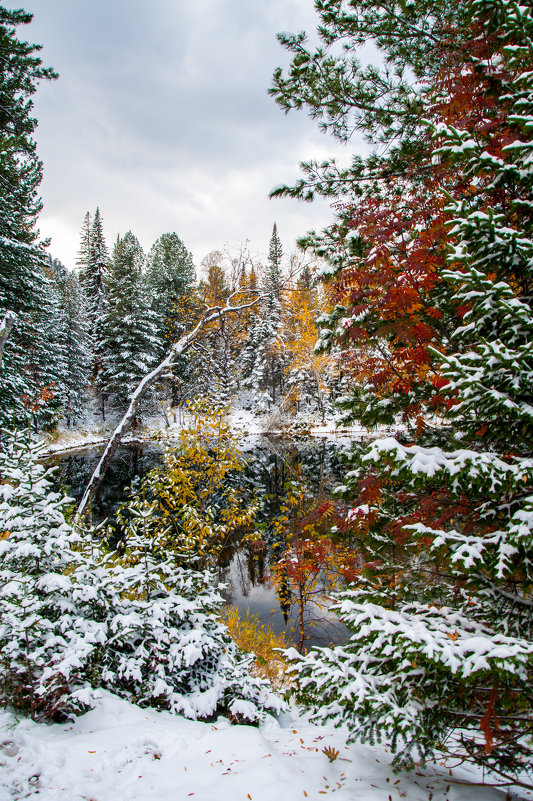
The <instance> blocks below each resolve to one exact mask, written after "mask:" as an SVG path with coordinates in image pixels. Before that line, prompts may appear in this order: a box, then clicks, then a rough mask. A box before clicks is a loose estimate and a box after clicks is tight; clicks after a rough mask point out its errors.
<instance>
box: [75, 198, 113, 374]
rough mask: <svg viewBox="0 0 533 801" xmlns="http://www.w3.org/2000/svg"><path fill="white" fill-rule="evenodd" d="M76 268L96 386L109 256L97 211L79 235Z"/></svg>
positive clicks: (99, 364)
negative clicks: (85, 315)
mask: <svg viewBox="0 0 533 801" xmlns="http://www.w3.org/2000/svg"><path fill="white" fill-rule="evenodd" d="M77 263H78V265H79V268H80V271H79V280H80V285H81V287H82V288H83V292H84V295H85V304H86V309H87V324H88V330H89V332H90V343H89V347H90V351H91V377H92V381H93V383H96V384H97V385H98V373H99V372H100V369H101V366H102V359H103V356H104V354H103V347H104V344H103V337H104V331H103V325H104V318H105V315H106V311H107V290H106V280H107V275H108V272H109V253H108V249H107V245H106V241H105V237H104V231H103V227H102V218H101V215H100V209H99V208H97V209H96V212H95V214H94V217H93V219H92V220H91V217H90V214H89V212H87V214H86V216H85V219H84V223H83V228H82V232H81V242H80V250H79V258H78V262H77Z"/></svg>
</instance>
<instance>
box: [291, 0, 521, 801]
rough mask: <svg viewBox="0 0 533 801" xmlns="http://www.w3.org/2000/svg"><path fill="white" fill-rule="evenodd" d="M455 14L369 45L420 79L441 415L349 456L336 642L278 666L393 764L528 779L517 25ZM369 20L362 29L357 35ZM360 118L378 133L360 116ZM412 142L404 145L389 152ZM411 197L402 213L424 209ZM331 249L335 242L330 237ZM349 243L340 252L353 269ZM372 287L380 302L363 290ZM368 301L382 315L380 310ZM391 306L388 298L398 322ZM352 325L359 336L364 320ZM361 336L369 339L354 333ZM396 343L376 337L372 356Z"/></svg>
mask: <svg viewBox="0 0 533 801" xmlns="http://www.w3.org/2000/svg"><path fill="white" fill-rule="evenodd" d="M362 8H363V12H362V13H361V15H360V16H359V17H357V13H358V12H356V11H355V10H354V13H353V19H352V22H353V24H354V25H355V22H354V20H356V19H357V21H358V22H360V21H361V19H362V17H363V15H364V13H366V12H367V10H368V7H367V4H362ZM422 8H423V4H422V3H420V4H417V3H414V4H411V5H409V6H407V5H406V6H405V7H404V8H403V10H402V13H401V15H400V17H399V19H398V22H397V28H398V30H399V31H401V30H402V27H403V26H405V25H412V24H413V22H414V17H413V16H412V15H416V14H417V13H419V12H420V10H421V9H422ZM394 9H395V12H396V10H397V9H398V6H395V7H394ZM457 10H459V11H460V12H461V14H464V18H463V22H464V20H465V19H466V20H468V24H466V23H464V24H462V27H460V26H458V25H455V27H454V28H453V29H451V28H450V31H449V33H448V34H446V32H445V31H441V37H442V47H439V48H436V49H435V48H434V51H433V54H432V55H430V54H429V52H428V50H427V48H425V47H422V46H421V42H422V41H423V39H424V37H422V36H419V37H417V39H416V41H415V42H414V43H409V41H408V40H405V41H404V42H403V44H402V45H401V47H402V50H400V51H395V49H394V48H396V47H397V46H399V45H396V44H395V42H396V39H391V42H392V45H389V51H388V52H389V53H390V54H391V60H392V61H394V60H395V58H396V59H398V56H397V55H395V53H396V52H399V55H400V60H401V59H402V58H404V54H405V53H407V54H408V55H409V58H411V59H412V63H413V64H414V65H416V66H417V69H418V72H419V75H422V74H425V76H426V79H427V82H426V84H425V86H424V88H423V90H420V94H419V96H418V99H417V102H418V103H419V107H420V108H421V109H423V110H424V112H425V113H424V114H421V115H420V117H421V118H420V120H419V121H418V123H417V127H418V130H419V131H421V136H420V137H419V139H418V142H419V143H422V145H423V149H424V157H423V159H421V162H420V168H421V170H422V171H423V172H425V173H426V175H432V177H433V178H434V179H435V182H434V187H433V188H434V191H440V193H441V195H442V197H443V198H445V204H446V207H445V209H444V215H445V216H446V217H447V218H448V219H449V220H450V224H449V225H448V226H447V227H444V226H442V227H433V226H431V236H432V237H433V238H434V242H435V248H434V249H433V253H434V254H435V253H437V254H438V258H436V259H435V260H434V262H433V264H432V266H433V268H434V269H435V271H436V280H435V281H433V283H432V285H431V286H429V287H426V290H425V291H424V293H420V294H419V295H418V297H417V301H416V302H417V304H418V315H419V320H418V321H419V323H420V320H421V317H422V316H423V314H424V313H425V312H430V314H428V316H431V314H434V315H435V316H436V318H437V319H439V314H441V313H442V311H441V310H447V314H448V319H447V325H448V329H446V328H444V329H440V331H441V339H440V340H438V339H436V338H433V339H432V341H431V342H430V344H429V345H428V346H427V343H426V348H425V351H426V353H427V354H429V356H430V358H431V359H432V365H433V369H434V371H435V373H434V376H435V381H434V382H433V400H434V401H435V403H438V407H437V408H438V411H439V416H440V421H439V425H438V426H436V427H434V428H433V427H431V425H430V423H431V420H430V419H429V411H430V408H431V407H430V404H427V405H426V407H425V410H424V406H423V405H419V407H418V411H417V414H419V415H420V424H419V426H418V430H415V431H414V432H413V433H414V437H415V439H414V441H413V439H412V438H406V439H404V440H402V439H401V438H395V439H393V438H387V439H380V440H377V441H375V442H374V443H373V444H372V445H371V446H370V447H369V448H364V449H362V450H361V451H360V453H359V455H358V457H357V458H356V459H355V460H354V464H353V465H352V468H353V469H352V470H351V471H350V473H349V474H348V475H347V477H346V481H345V485H346V486H345V495H346V497H347V498H348V499H351V501H352V502H351V508H349V509H348V510H347V512H346V514H345V516H344V518H343V519H342V520H341V521H339V526H340V527H341V528H344V530H345V531H346V532H347V533H348V534H349V535H350V537H351V538H352V541H353V540H355V541H356V543H357V546H358V547H359V548H360V550H361V555H362V558H363V560H364V561H365V562H366V565H365V570H364V573H363V574H362V575H361V578H360V580H359V581H358V583H357V585H356V586H354V587H353V588H352V589H349V590H347V591H346V592H345V593H343V594H342V595H341V597H340V598H339V601H338V603H337V605H336V609H337V611H338V612H339V613H340V614H341V615H342V617H343V619H344V620H345V621H346V623H347V624H348V625H349V627H350V628H351V629H352V630H353V635H352V638H351V640H350V643H349V644H348V645H347V646H344V647H343V648H336V649H325V650H323V651H321V652H319V651H312V652H311V653H310V654H309V655H308V656H307V657H306V658H304V659H302V660H298V659H296V660H295V667H294V670H295V673H296V674H297V675H298V676H299V685H298V687H299V689H298V690H297V694H298V695H299V697H300V698H301V699H302V700H306V701H307V702H308V703H310V704H311V706H312V707H313V709H314V712H315V716H316V717H317V718H319V719H321V720H326V719H329V720H333V721H334V722H336V723H340V722H341V721H343V722H345V723H347V724H348V726H349V728H350V730H351V732H352V736H353V737H358V738H362V739H364V740H367V741H370V742H374V741H375V740H379V741H389V742H391V743H392V748H393V750H395V751H396V752H397V758H396V759H397V764H407V765H412V764H413V762H414V761H416V760H418V759H420V756H422V757H425V758H435V757H439V758H441V757H442V755H445V756H452V757H456V756H459V757H460V758H465V757H466V758H467V759H471V760H473V761H474V762H477V763H478V764H480V765H482V766H483V767H484V768H487V769H488V770H490V771H493V772H494V773H496V774H499V775H500V776H502V777H504V778H505V780H509V781H511V782H513V781H521V782H524V783H525V784H526V785H527V784H528V781H529V782H531V775H532V767H531V766H532V760H531V745H530V743H531V733H532V731H533V711H532V708H531V697H530V694H529V691H528V687H529V686H530V685H531V680H532V677H533V641H532V639H531V622H532V619H531V610H532V600H531V599H532V592H533V575H532V573H531V567H530V566H531V564H532V558H533V528H532V521H533V514H532V509H531V497H532V495H531V492H532V486H533V472H532V467H531V466H532V464H533V462H532V456H533V452H532V449H531V448H532V442H533V435H532V430H531V423H532V417H531V406H530V399H531V397H532V382H533V364H532V362H531V355H530V342H531V334H532V331H533V314H532V306H531V294H530V287H531V277H532V276H531V264H532V263H533V261H532V258H531V257H532V254H533V238H532V234H533V230H532V220H533V217H532V214H531V209H532V208H533V198H532V197H531V170H530V156H529V153H530V149H531V119H532V110H533V105H532V101H531V97H532V89H533V82H532V77H531V76H532V74H533V71H532V67H533V64H532V56H531V54H532V53H533V16H532V14H531V9H530V8H528V7H525V6H518V5H516V4H514V3H512V2H506V0H490V2H479V0H472V2H470V3H467V4H465V5H463V4H461V5H460V7H459V9H454V10H453V12H452V13H454V14H455V13H456V11H457ZM385 16H386V15H385ZM340 19H341V24H342V23H343V22H345V21H346V18H345V17H341V18H340ZM381 19H383V17H382V18H381ZM443 19H445V15H444V17H443ZM458 19H459V21H460V18H456V20H455V22H456V23H457V21H458ZM333 21H334V15H332V16H331V17H330V18H329V23H330V24H331V23H333ZM367 22H368V18H367ZM419 22H420V20H419ZM381 24H382V22H381V21H380V20H379V19H377V18H376V19H375V20H374V21H373V26H374V28H373V30H374V31H376V30H377V29H378V28H379V26H380V25H381ZM434 24H437V25H439V26H440V24H441V21H440V20H439V21H438V23H437V22H436V21H435V20H434ZM420 30H421V29H420V27H419V32H420ZM458 37H462V41H459V42H458ZM429 39H430V37H428V39H427V41H428V42H429ZM397 41H398V42H399V39H398V40H397ZM424 59H425V60H426V62H425V66H424ZM443 65H444V66H443ZM442 66H443V69H442V71H439V68H440V67H442ZM359 88H360V87H359ZM359 88H358V87H353V91H354V93H356V94H358V91H359ZM358 97H359V99H361V97H362V95H360V94H358ZM472 98H474V99H475V103H473V102H472ZM347 103H348V101H347ZM325 107H326V106H325ZM391 118H392V115H391ZM380 120H381V121H380ZM378 124H380V125H383V124H384V123H383V118H380V115H379V113H378V114H377V116H376V120H375V121H374V126H376V125H378ZM388 124H389V123H387V125H388ZM424 126H425V131H424V130H423V128H424ZM373 130H375V127H374V129H373ZM382 130H385V128H383V127H382ZM387 130H388V132H389V135H390V133H391V130H392V129H391V128H390V126H389V128H387ZM402 130H403V132H404V135H406V133H405V129H402ZM412 135H413V133H412V132H411V133H410V134H409V136H407V135H406V139H405V143H404V153H405V152H406V151H407V149H408V145H409V143H410V139H409V137H410V136H412ZM414 146H416V145H414ZM381 166H383V165H381ZM393 166H394V157H392V159H391V161H390V162H389V168H390V169H392V167H393ZM389 178H390V173H389ZM405 188H406V187H405V184H403V185H402V186H400V187H399V188H398V199H399V201H400V202H401V203H403V202H404V201H405V200H406V199H407V200H409V195H407V196H406V195H404V192H405ZM410 200H411V204H414V205H415V207H416V204H417V203H420V202H424V203H425V202H426V200H425V199H423V198H422V197H421V196H418V198H417V199H416V200H415V197H414V196H411V198H410ZM354 205H355V206H357V201H355V203H354ZM415 212H416V209H415ZM369 213H370V214H371V213H372V210H370V212H369ZM356 216H357V220H358V223H359V221H360V220H362V219H363V216H364V215H363V212H362V211H359V210H357V211H356ZM415 218H416V213H415V215H414V216H413V215H411V213H409V214H408V215H407V217H405V218H404V220H405V219H407V220H408V226H407V227H406V228H405V229H401V228H400V232H398V230H396V231H395V230H394V229H393V230H392V231H391V234H389V237H390V239H391V240H392V238H393V237H392V234H394V233H396V237H397V241H398V240H400V239H402V240H404V239H407V241H409V242H412V243H413V245H412V247H413V248H415V249H416V248H417V240H419V239H420V238H421V229H420V227H417V226H416V224H413V221H414V219H415ZM346 219H347V218H346V217H345V218H344V220H346ZM389 219H390V217H389ZM424 230H426V229H424ZM359 232H360V229H358V231H357V233H359ZM329 235H333V228H331V229H330V231H329ZM337 237H338V238H342V237H343V234H342V232H339V229H337ZM315 241H316V242H318V237H317V238H316V240H315ZM361 244H362V243H361V241H359V242H357V243H356V245H357V248H359V250H357V249H356V248H354V250H353V251H352V257H354V256H355V257H356V258H359V256H360V254H361V250H360V248H361ZM378 244H381V243H378ZM328 247H329V245H328V243H326V246H325V249H328ZM339 250H340V248H339V249H338V250H337V253H339ZM376 250H379V247H378V248H374V251H373V252H371V254H370V256H369V258H373V256H374V254H375V252H376ZM426 252H429V250H426ZM446 252H447V258H446V263H443V262H442V260H441V255H442V254H443V253H446ZM344 254H345V255H344V257H345V258H346V253H345V252H344ZM382 255H383V254H382ZM345 265H346V262H344V263H343V262H342V260H341V258H340V257H339V259H338V260H337V261H336V262H334V267H335V268H336V269H340V270H341V271H342V270H344V267H345ZM359 266H360V271H359V272H358V271H357V270H354V272H353V273H349V274H348V275H347V276H346V278H345V280H346V284H347V286H348V287H350V286H352V285H353V282H354V281H356V280H357V279H358V278H359V280H360V279H361V276H363V277H366V275H365V274H364V273H363V272H362V270H363V269H364V265H363V264H362V263H361V264H360V265H359ZM367 275H368V274H367ZM339 281H342V272H341V273H340V274H339ZM400 289H401V288H400ZM374 290H375V291H376V297H377V298H378V299H379V298H383V295H381V294H380V292H379V286H377V287H376V286H375V287H374ZM385 301H386V303H387V304H388V305H387V307H386V308H387V312H390V313H392V312H393V310H394V308H395V306H394V304H393V303H392V302H391V299H390V296H388V297H386V296H385ZM402 302H404V297H403V296H402V294H401V293H400V294H397V295H396V308H398V309H399V313H400V314H401V313H402V306H401V304H402ZM436 313H437V314H436ZM341 314H342V312H341ZM360 315H361V316H360V317H359V319H357V321H356V322H357V325H358V326H359V330H360V331H361V332H362V333H364V331H365V318H364V310H361V311H360ZM343 322H344V323H345V325H346V326H347V327H350V325H351V323H352V321H351V320H350V319H345V320H344V321H342V322H341V325H340V326H339V327H338V330H339V329H340V330H339V334H340V336H342V328H343ZM337 323H339V320H338V321H337ZM392 324H393V323H392ZM450 328H451V330H450ZM368 330H369V333H370V335H372V333H373V329H372V320H371V321H370V324H369V326H368ZM436 330H437V331H438V330H439V328H438V324H437V326H436ZM432 336H433V335H432ZM402 347H403V343H402V342H401V341H398V339H396V340H394V339H391V340H390V343H389V350H388V353H387V356H388V358H389V359H391V358H392V359H393V358H394V356H395V355H396V352H397V349H399V348H402ZM400 358H401V354H400ZM428 383H431V382H428ZM392 387H393V384H392V383H388V384H387V386H386V389H385V391H381V394H380V391H379V388H376V387H375V386H371V387H370V389H369V391H368V392H367V395H366V401H367V403H368V405H369V406H370V408H371V409H372V408H375V407H379V406H380V404H387V403H391V404H394V389H393V388H392ZM423 410H424V411H423ZM357 412H358V410H357V409H356V413H357ZM423 415H427V416H426V417H424V416H423ZM528 786H531V784H529V785H528Z"/></svg>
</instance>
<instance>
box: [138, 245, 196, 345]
mask: <svg viewBox="0 0 533 801" xmlns="http://www.w3.org/2000/svg"><path fill="white" fill-rule="evenodd" d="M195 280H196V273H195V269H194V264H193V258H192V253H191V252H190V251H188V250H187V248H186V247H185V245H184V244H183V242H182V240H181V239H180V238H179V236H178V235H177V234H176V233H168V234H162V235H161V236H160V237H159V239H158V240H157V242H156V243H155V244H154V246H153V247H152V249H151V251H150V253H149V255H148V258H147V269H146V285H147V288H148V293H149V295H150V299H151V303H152V309H153V311H154V313H155V315H156V320H157V337H158V350H157V355H158V358H159V359H162V358H163V357H164V356H165V354H166V352H167V351H168V348H169V346H170V344H172V343H173V342H175V341H176V340H177V339H179V337H180V336H181V334H183V332H184V330H185V327H186V323H185V321H184V320H183V319H180V316H179V310H180V308H181V306H182V303H181V300H182V298H183V297H184V296H185V295H188V294H189V293H190V292H191V291H192V289H193V287H194V283H195Z"/></svg>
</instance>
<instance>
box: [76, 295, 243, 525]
mask: <svg viewBox="0 0 533 801" xmlns="http://www.w3.org/2000/svg"><path fill="white" fill-rule="evenodd" d="M234 294H237V293H234ZM233 296H234V295H231V296H230V297H229V298H228V301H227V303H228V305H226V306H224V307H223V308H222V307H219V306H217V307H214V308H212V309H208V310H207V311H206V312H205V314H204V316H203V317H202V319H201V320H200V322H199V323H198V324H197V325H196V327H195V328H193V330H192V331H190V332H189V333H187V334H184V335H183V336H182V337H180V338H179V339H178V341H177V342H176V343H175V344H174V345H173V346H172V348H171V349H170V351H169V352H168V354H167V356H166V357H165V358H164V359H163V361H162V362H161V364H159V365H158V366H157V367H156V368H154V369H153V370H152V371H151V372H150V373H148V375H145V376H144V378H143V379H142V380H141V381H140V383H139V385H138V386H137V389H136V390H135V392H134V393H133V394H132V396H131V399H130V402H129V406H128V408H127V410H126V413H125V414H124V416H123V418H122V420H121V421H120V423H119V424H118V426H117V427H116V428H115V430H114V432H113V434H112V436H111V439H110V440H109V442H108V443H107V445H106V447H105V449H104V452H103V454H102V456H101V458H100V461H99V462H98V464H97V465H96V468H95V470H94V472H93V474H92V476H91V478H90V479H89V483H88V484H87V487H86V488H85V492H84V494H83V498H82V499H81V501H80V505H79V506H78V509H77V511H76V517H77V518H81V517H82V516H83V514H84V513H85V512H86V510H87V507H88V505H89V504H90V502H91V501H92V499H93V498H94V496H95V494H96V492H97V490H98V488H99V486H100V484H101V483H102V479H103V477H104V475H105V473H106V470H107V468H108V467H109V464H110V463H111V461H112V459H113V457H114V455H115V452H116V450H117V448H118V446H119V445H120V443H121V441H122V438H123V437H124V436H125V434H127V433H128V431H129V430H130V429H131V427H132V425H133V422H134V420H135V416H136V414H137V410H138V408H139V403H140V401H141V399H142V398H143V397H144V395H145V394H146V392H147V391H148V390H149V389H150V387H151V386H153V384H155V383H156V381H158V380H159V379H160V378H161V377H162V376H164V374H165V372H166V371H167V370H168V369H169V368H170V367H172V365H173V363H174V362H175V360H176V358H177V357H178V356H181V355H182V354H184V353H186V352H187V351H188V350H189V348H190V347H191V345H192V344H193V342H194V341H195V339H196V337H197V336H198V334H199V333H200V331H201V330H202V328H203V327H204V326H206V325H208V324H209V323H212V322H214V321H215V320H218V319H221V318H223V317H224V315H225V314H229V313H230V312H237V311H240V310H241V309H247V308H249V307H250V306H253V305H254V304H255V303H257V301H258V298H256V299H255V300H254V301H252V302H251V303H246V304H244V305H241V306H231V305H229V304H230V302H231V298H232V297H233Z"/></svg>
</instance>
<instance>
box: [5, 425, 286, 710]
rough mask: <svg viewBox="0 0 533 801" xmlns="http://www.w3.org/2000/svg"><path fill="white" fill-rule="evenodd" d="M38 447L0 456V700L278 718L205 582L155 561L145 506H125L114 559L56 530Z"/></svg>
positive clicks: (23, 437)
mask: <svg viewBox="0 0 533 801" xmlns="http://www.w3.org/2000/svg"><path fill="white" fill-rule="evenodd" d="M39 450H40V448H39V446H36V445H34V444H32V443H31V442H30V441H29V436H28V433H27V432H17V433H15V434H9V435H7V436H6V437H5V442H4V444H3V445H2V447H1V448H0V476H1V477H2V483H1V484H0V671H1V674H0V703H2V704H4V705H6V704H11V705H13V706H14V707H16V708H18V709H20V710H22V711H24V712H27V713H29V714H31V715H32V716H33V717H35V718H36V719H42V720H59V719H65V718H68V717H71V716H73V715H76V714H79V713H81V712H83V711H86V710H87V709H88V708H90V707H91V706H92V705H93V703H94V699H95V697H96V695H97V694H96V693H95V689H97V688H98V687H100V686H102V687H105V688H107V689H109V690H111V691H113V692H115V693H117V694H118V695H120V696H122V697H125V698H128V699H129V700H132V701H134V702H136V703H138V704H140V705H141V706H155V707H157V708H159V709H168V710H170V711H172V712H176V713H182V714H184V715H186V716H187V717H190V718H205V717H209V716H211V715H213V714H216V713H226V714H228V715H229V717H230V718H231V719H233V720H239V721H240V720H246V721H248V722H253V721H256V720H258V719H259V718H260V717H261V716H262V715H263V714H264V710H270V711H272V712H277V711H279V710H280V708H281V701H280V699H279V698H277V697H276V696H275V695H274V694H273V693H272V691H271V688H270V685H269V684H268V683H267V682H265V681H262V680H260V679H256V678H253V677H252V676H250V674H249V670H248V668H249V665H250V662H251V659H250V658H249V657H247V656H245V655H244V654H242V653H241V652H240V651H239V650H238V648H237V647H236V645H235V643H234V642H233V641H232V639H231V637H230V636H229V632H228V629H227V628H226V626H224V625H223V624H222V623H221V622H220V620H219V616H220V609H221V606H222V604H223V603H224V601H223V599H222V597H221V596H220V595H219V594H218V593H217V592H216V590H215V588H214V577H213V576H212V575H211V574H209V573H208V572H200V571H196V570H192V569H187V568H183V567H178V566H176V564H175V561H174V559H173V558H172V557H168V558H166V559H165V558H164V557H162V554H163V553H164V549H163V548H162V542H161V538H162V537H163V536H164V531H162V530H161V528H159V529H156V530H155V532H154V530H153V529H152V528H150V526H149V525H148V518H149V516H150V513H151V511H153V508H152V505H151V504H143V503H140V504H139V505H138V507H137V508H136V507H135V504H134V503H132V505H131V510H130V511H131V514H132V518H131V522H130V525H129V527H128V546H127V549H126V551H125V553H124V554H123V555H121V556H118V555H117V554H111V555H110V556H108V557H106V558H104V557H103V556H102V554H101V552H100V549H99V547H98V546H97V545H95V544H94V542H92V533H93V532H92V531H91V529H87V530H85V531H83V536H82V535H81V534H80V533H79V532H77V531H75V530H74V529H73V528H72V526H70V525H69V524H68V523H67V522H66V520H65V516H64V508H65V505H66V504H67V503H68V499H66V498H65V497H63V496H62V495H60V494H59V493H57V492H54V491H53V489H52V484H51V481H50V477H51V473H52V471H51V470H49V469H46V468H45V467H44V466H43V465H41V464H39V462H38V461H37V458H38V456H39ZM80 532H81V529H80ZM150 532H151V533H150Z"/></svg>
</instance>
